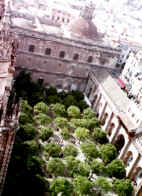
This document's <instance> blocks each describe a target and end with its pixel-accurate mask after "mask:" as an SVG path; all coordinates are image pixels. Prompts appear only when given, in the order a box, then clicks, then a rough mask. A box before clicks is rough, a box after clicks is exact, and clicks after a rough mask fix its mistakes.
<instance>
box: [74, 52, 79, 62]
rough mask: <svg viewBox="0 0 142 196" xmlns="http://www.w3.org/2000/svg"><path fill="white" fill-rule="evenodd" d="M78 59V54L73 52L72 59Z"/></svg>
mask: <svg viewBox="0 0 142 196" xmlns="http://www.w3.org/2000/svg"><path fill="white" fill-rule="evenodd" d="M78 59H79V55H78V54H77V53H76V54H74V55H73V60H76V61H77V60H78Z"/></svg>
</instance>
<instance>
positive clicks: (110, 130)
mask: <svg viewBox="0 0 142 196" xmlns="http://www.w3.org/2000/svg"><path fill="white" fill-rule="evenodd" d="M114 127H115V125H114V123H111V124H110V126H109V128H108V130H107V133H108V135H109V136H111V134H112V130H113V129H114Z"/></svg>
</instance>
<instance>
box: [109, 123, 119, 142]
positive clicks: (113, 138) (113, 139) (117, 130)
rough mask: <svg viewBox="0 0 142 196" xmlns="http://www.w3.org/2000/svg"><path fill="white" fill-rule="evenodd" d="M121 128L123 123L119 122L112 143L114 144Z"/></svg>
mask: <svg viewBox="0 0 142 196" xmlns="http://www.w3.org/2000/svg"><path fill="white" fill-rule="evenodd" d="M120 128H121V124H120V123H119V124H118V127H117V129H116V131H115V134H114V135H113V138H112V140H111V143H112V144H113V143H114V141H115V138H116V136H117V133H118V131H119V130H120Z"/></svg>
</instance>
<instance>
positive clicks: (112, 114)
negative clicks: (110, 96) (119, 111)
mask: <svg viewBox="0 0 142 196" xmlns="http://www.w3.org/2000/svg"><path fill="white" fill-rule="evenodd" d="M113 117H114V113H113V112H112V113H111V115H110V118H109V120H108V123H107V126H106V131H108V128H109V126H110V123H111V121H112V119H113Z"/></svg>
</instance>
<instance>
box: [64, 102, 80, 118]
mask: <svg viewBox="0 0 142 196" xmlns="http://www.w3.org/2000/svg"><path fill="white" fill-rule="evenodd" d="M67 113H68V116H69V117H73V118H79V117H80V109H79V108H78V107H77V106H73V105H72V106H70V107H68V109H67Z"/></svg>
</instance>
